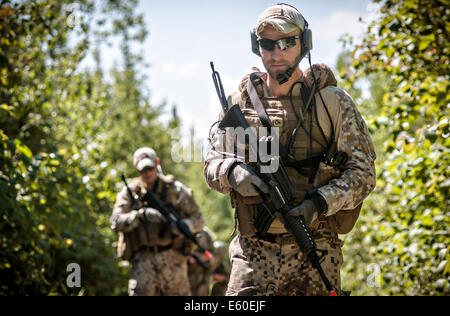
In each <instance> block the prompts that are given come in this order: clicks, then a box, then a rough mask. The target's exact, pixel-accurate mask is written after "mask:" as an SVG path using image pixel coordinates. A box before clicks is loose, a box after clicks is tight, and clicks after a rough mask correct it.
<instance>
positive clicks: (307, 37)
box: [250, 3, 313, 84]
mask: <svg viewBox="0 0 450 316" xmlns="http://www.w3.org/2000/svg"><path fill="white" fill-rule="evenodd" d="M278 4H282V5H288V4H284V3H278ZM289 6H290V7H292V8H294V7H293V6H291V5H289ZM294 9H295V10H296V11H297V12H299V11H298V10H297V9H296V8H294ZM282 14H283V12H282ZM299 14H300V12H299ZM300 16H301V17H302V19H303V21H304V25H305V27H304V30H303V32H302V34H301V39H300V47H301V54H300V57H299V59H298V61H297V62H296V63H295V65H294V66H292V67H291V68H289V69H288V70H286V72H285V73H283V74H279V75H278V76H277V80H278V82H279V83H280V84H283V83H285V82H287V81H288V80H289V78H290V77H291V75H292V73H293V72H294V70H295V69H296V68H297V67H298V65H299V64H300V61H301V60H302V59H303V57H305V56H306V55H307V54H309V52H310V51H311V50H312V48H313V46H312V32H311V30H310V29H309V28H308V22H307V21H306V20H305V18H304V17H303V16H302V15H301V14H300ZM250 39H251V43H252V52H253V53H254V54H255V55H257V56H259V57H261V54H260V52H259V43H258V36H257V35H256V29H253V30H251V31H250Z"/></svg>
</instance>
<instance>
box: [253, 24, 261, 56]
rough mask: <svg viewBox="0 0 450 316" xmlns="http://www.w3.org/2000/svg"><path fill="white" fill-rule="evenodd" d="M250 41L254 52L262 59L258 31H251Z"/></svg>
mask: <svg viewBox="0 0 450 316" xmlns="http://www.w3.org/2000/svg"><path fill="white" fill-rule="evenodd" d="M250 39H251V42H252V52H253V53H254V54H255V55H257V56H260V57H261V54H260V53H259V43H258V37H257V36H256V31H255V30H252V31H250Z"/></svg>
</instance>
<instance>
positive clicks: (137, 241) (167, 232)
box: [117, 175, 190, 260]
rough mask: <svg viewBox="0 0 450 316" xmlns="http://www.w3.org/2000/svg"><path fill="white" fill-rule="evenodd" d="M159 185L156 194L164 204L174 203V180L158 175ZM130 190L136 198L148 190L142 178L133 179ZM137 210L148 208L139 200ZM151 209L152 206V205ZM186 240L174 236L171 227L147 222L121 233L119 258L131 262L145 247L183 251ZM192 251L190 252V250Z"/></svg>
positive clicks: (154, 221) (170, 177) (156, 222)
mask: <svg viewBox="0 0 450 316" xmlns="http://www.w3.org/2000/svg"><path fill="white" fill-rule="evenodd" d="M158 179H159V183H158V186H157V188H156V192H155V193H156V194H157V195H158V196H159V197H160V198H161V199H162V200H163V202H170V203H172V204H173V203H174V202H175V200H174V198H173V196H172V194H171V185H172V183H173V182H174V178H173V176H171V175H168V176H164V175H158ZM130 188H131V190H132V193H133V195H134V196H136V195H137V196H138V197H142V196H143V195H144V194H145V192H146V191H145V190H147V188H146V185H145V183H143V182H142V180H141V179H140V178H135V179H132V180H131V182H130ZM136 203H137V205H135V206H134V208H135V209H140V208H142V207H146V206H147V205H144V203H143V201H142V200H140V199H138V200H137V201H136ZM150 207H151V205H150ZM184 239H185V238H184V237H183V236H175V235H173V234H172V232H171V229H170V227H168V226H167V225H166V224H165V223H161V222H160V221H157V220H153V221H152V220H147V221H145V222H143V223H141V224H140V225H139V226H138V227H136V228H135V229H134V230H132V231H131V232H128V233H122V232H119V241H118V247H117V252H118V257H119V258H121V259H123V260H129V259H130V258H131V256H132V254H133V253H134V252H136V251H139V250H140V249H142V248H143V247H169V246H171V247H172V248H174V249H177V250H181V249H184V248H185V240H184ZM189 251H190V250H189Z"/></svg>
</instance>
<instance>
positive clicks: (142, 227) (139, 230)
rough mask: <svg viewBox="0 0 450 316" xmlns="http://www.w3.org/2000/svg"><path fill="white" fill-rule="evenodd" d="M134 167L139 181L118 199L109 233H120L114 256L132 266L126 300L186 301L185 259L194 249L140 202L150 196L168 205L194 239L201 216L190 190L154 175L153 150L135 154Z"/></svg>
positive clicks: (124, 189)
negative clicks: (151, 297) (157, 297)
mask: <svg viewBox="0 0 450 316" xmlns="http://www.w3.org/2000/svg"><path fill="white" fill-rule="evenodd" d="M133 163H134V167H135V168H136V170H137V171H138V172H139V174H140V177H138V178H134V179H132V180H130V181H129V188H130V191H131V194H130V193H129V192H128V191H127V188H126V187H124V188H123V189H122V190H121V191H120V192H119V193H118V194H117V199H116V203H115V205H114V209H113V213H112V216H111V227H112V229H113V230H115V231H117V232H118V233H119V242H118V248H117V250H118V256H119V257H120V258H121V259H123V260H128V261H130V262H131V265H132V269H131V279H130V281H129V284H128V292H129V295H132V296H141V295H190V294H191V291H190V288H189V281H188V276H187V258H188V255H189V254H190V253H191V251H192V243H191V242H190V241H188V240H187V239H186V238H185V237H184V236H183V235H182V234H181V233H180V232H179V231H178V229H177V228H176V227H174V226H170V225H169V224H168V221H167V220H166V219H165V218H164V217H163V216H162V215H161V213H160V212H159V211H158V210H157V209H155V208H153V205H148V204H147V202H144V201H143V200H142V197H143V196H144V195H145V193H146V192H147V190H152V192H154V193H155V194H156V195H157V196H158V197H159V198H160V199H161V200H162V201H163V202H165V203H171V204H172V205H173V206H174V207H175V208H176V209H177V210H178V212H179V216H180V218H182V221H184V222H185V223H186V224H187V225H188V227H189V228H190V230H191V231H192V232H194V233H196V232H199V231H200V230H201V229H202V228H203V225H204V220H203V216H202V214H201V213H200V211H199V208H198V206H197V204H196V202H195V200H194V198H193V195H192V191H191V190H190V189H189V188H187V187H186V186H184V185H183V184H182V183H181V182H179V181H177V180H175V179H174V177H173V176H170V175H168V176H164V175H163V174H161V173H159V172H158V165H159V158H158V157H157V156H156V153H155V151H154V150H153V149H151V148H148V147H143V148H140V149H138V150H137V151H136V152H135V154H134V156H133ZM130 195H131V196H130Z"/></svg>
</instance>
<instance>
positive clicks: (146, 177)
mask: <svg viewBox="0 0 450 316" xmlns="http://www.w3.org/2000/svg"><path fill="white" fill-rule="evenodd" d="M139 174H140V175H141V179H142V181H144V183H145V184H146V185H147V186H148V187H151V186H152V185H153V184H154V183H155V181H156V178H157V176H158V171H157V169H156V168H145V169H144V170H142V171H140V172H139Z"/></svg>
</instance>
